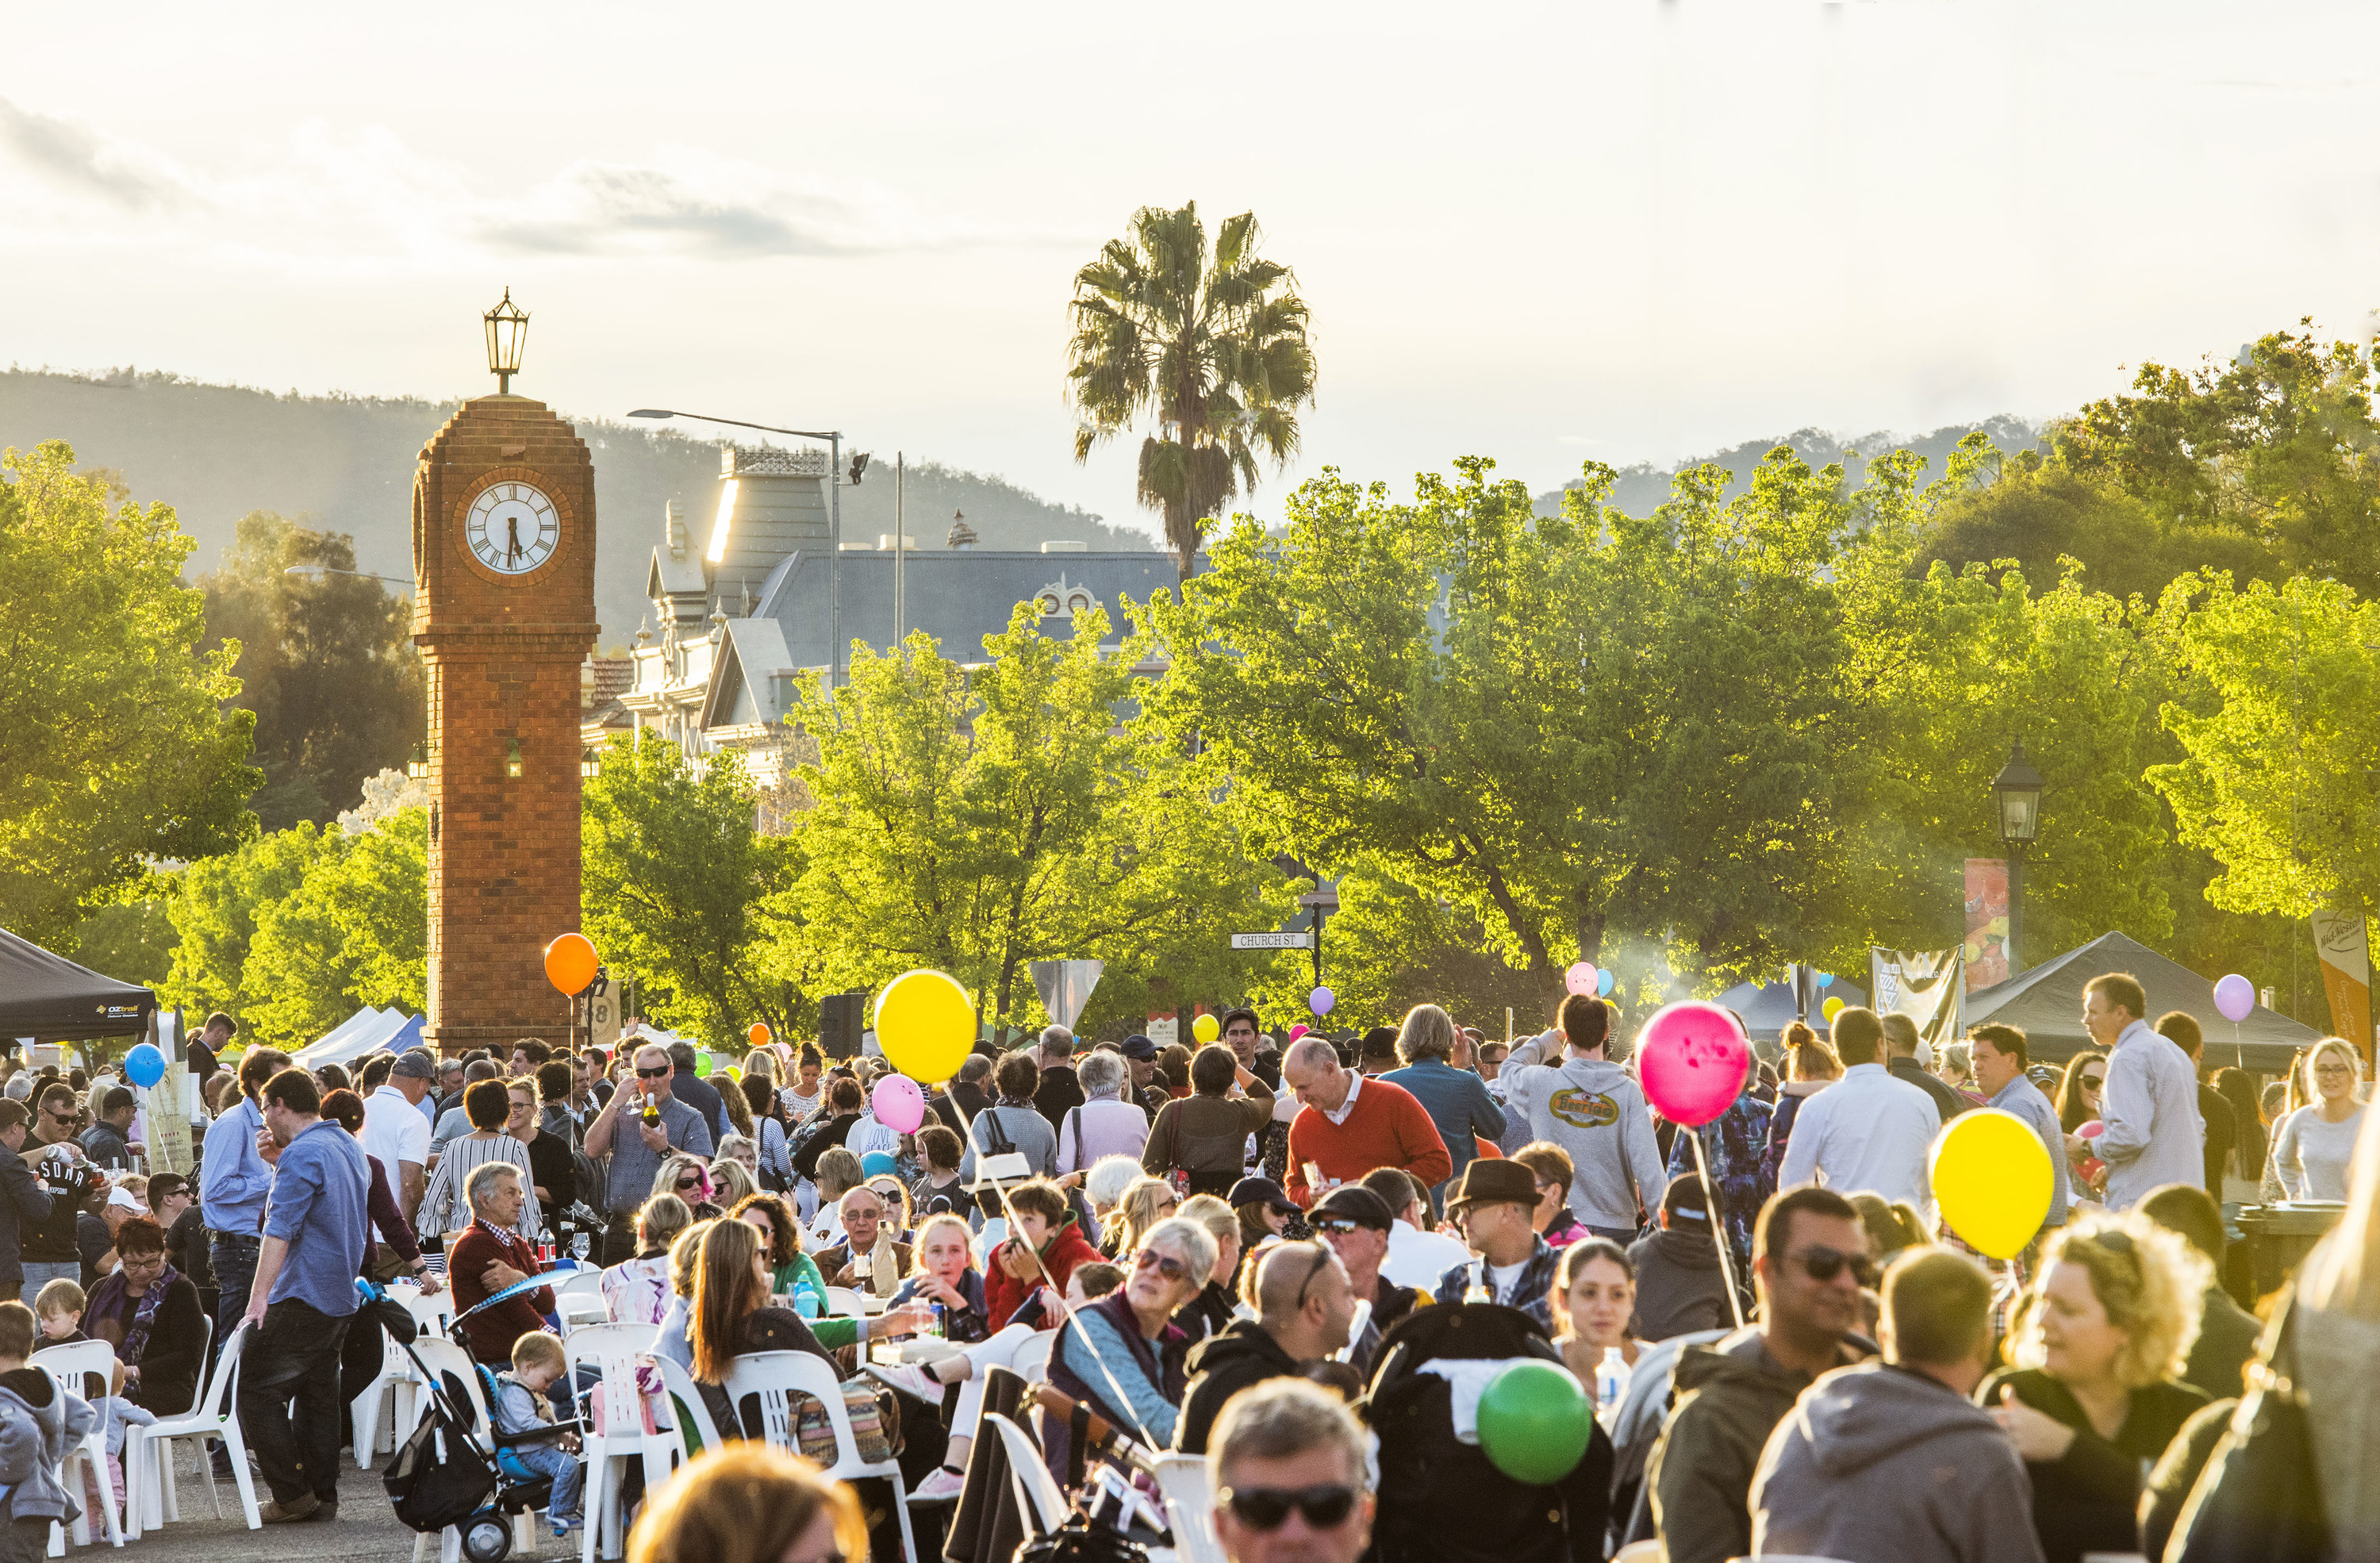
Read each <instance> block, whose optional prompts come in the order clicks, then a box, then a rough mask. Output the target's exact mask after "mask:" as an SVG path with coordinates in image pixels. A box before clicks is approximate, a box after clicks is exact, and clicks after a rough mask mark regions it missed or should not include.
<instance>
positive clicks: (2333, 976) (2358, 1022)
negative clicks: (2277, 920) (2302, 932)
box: [2313, 912, 2373, 1062]
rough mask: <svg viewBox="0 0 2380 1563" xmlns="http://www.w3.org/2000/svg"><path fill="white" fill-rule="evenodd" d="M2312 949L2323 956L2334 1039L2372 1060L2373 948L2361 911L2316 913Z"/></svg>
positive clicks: (2323, 982) (2323, 977) (2326, 991)
mask: <svg viewBox="0 0 2380 1563" xmlns="http://www.w3.org/2000/svg"><path fill="white" fill-rule="evenodd" d="M2313 947H2314V949H2315V950H2316V951H2320V952H2321V955H2322V990H2323V991H2324V992H2325V993H2326V994H2328V995H2329V996H2330V1024H2331V1028H2332V1033H2333V1035H2335V1036H2344V1037H2346V1038H2347V1039H2348V1040H2349V1041H2350V1042H2352V1043H2354V1044H2355V1047H2356V1050H2357V1051H2359V1052H2361V1053H2362V1055H2363V1057H2364V1060H2365V1061H2366V1062H2369V1061H2370V1060H2371V1058H2372V1043H2373V1036H2372V945H2371V937H2370V935H2369V933H2368V932H2367V931H2366V929H2365V927H2364V923H2363V914H2362V913H2361V912H2317V913H2315V914H2314V915H2313Z"/></svg>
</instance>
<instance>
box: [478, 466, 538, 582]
mask: <svg viewBox="0 0 2380 1563" xmlns="http://www.w3.org/2000/svg"><path fill="white" fill-rule="evenodd" d="M463 540H464V543H465V544H466V546H468V548H469V549H470V551H471V556H472V557H473V558H475V559H477V560H478V561H479V562H480V563H482V564H484V565H486V566H487V567H488V568H489V569H491V570H493V571H495V572H496V573H497V574H498V575H502V576H525V575H527V574H528V573H529V572H530V571H531V570H534V569H536V568H537V567H538V566H539V565H540V564H542V563H545V562H546V561H547V560H549V559H551V558H553V550H554V546H555V544H557V543H559V542H560V541H561V540H562V519H561V516H560V515H559V514H557V513H556V511H555V510H554V507H553V501H552V500H550V499H548V498H547V497H546V496H545V495H544V494H543V493H541V492H540V491H538V489H537V488H536V486H535V485H533V484H529V483H496V484H492V485H490V486H489V488H488V489H487V490H486V491H483V492H482V493H481V494H480V497H479V498H477V499H475V500H473V501H472V502H471V510H470V514H469V515H467V516H466V517H464V522H463Z"/></svg>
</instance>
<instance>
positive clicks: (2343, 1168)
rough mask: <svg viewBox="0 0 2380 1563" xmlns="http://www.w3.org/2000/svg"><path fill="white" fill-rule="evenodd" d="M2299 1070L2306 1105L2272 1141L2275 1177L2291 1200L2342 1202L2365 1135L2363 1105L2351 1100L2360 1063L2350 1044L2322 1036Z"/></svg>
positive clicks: (2353, 1098) (2282, 1125) (2360, 1067)
mask: <svg viewBox="0 0 2380 1563" xmlns="http://www.w3.org/2000/svg"><path fill="white" fill-rule="evenodd" d="M2362 1072H2363V1060H2362V1059H2360V1058H2358V1057H2357V1056H2356V1052H2355V1049H2354V1048H2352V1047H2351V1046H2350V1045H2349V1044H2348V1043H2346V1042H2343V1041H2341V1040H2339V1038H2338V1037H2336V1036H2325V1037H2324V1038H2323V1039H2322V1040H2321V1041H2319V1042H2317V1043H2315V1044H2314V1045H2313V1048H2309V1049H2308V1050H2307V1052H2306V1056H2305V1058H2304V1060H2302V1063H2301V1073H2302V1082H2301V1089H2302V1090H2303V1092H2304V1094H2305V1101H2306V1105H2305V1106H2303V1107H2301V1108H2299V1109H2297V1110H2296V1111H2294V1112H2292V1113H2290V1114H2289V1116H2288V1117H2287V1118H2284V1119H2282V1120H2281V1124H2280V1130H2279V1132H2278V1133H2276V1134H2275V1135H2274V1136H2273V1176H2274V1177H2275V1178H2277V1179H2278V1180H2279V1181H2280V1185H2281V1193H2283V1194H2284V1195H2285V1196H2287V1197H2288V1198H2289V1199H2293V1200H2301V1199H2345V1198H2346V1197H2347V1168H2348V1164H2349V1163H2350V1161H2352V1160H2353V1159H2354V1157H2355V1142H2356V1137H2357V1136H2358V1135H2359V1134H2361V1133H2362V1130H2363V1104H2362V1103H2361V1102H2359V1101H2357V1100H2356V1099H2355V1085H2356V1082H2357V1080H2358V1079H2359V1078H2361V1077H2362Z"/></svg>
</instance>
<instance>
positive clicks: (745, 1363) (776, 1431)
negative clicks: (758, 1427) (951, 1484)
mask: <svg viewBox="0 0 2380 1563" xmlns="http://www.w3.org/2000/svg"><path fill="white" fill-rule="evenodd" d="M726 1389H727V1399H728V1403H729V1404H730V1405H733V1406H735V1407H738V1408H739V1409H740V1408H741V1407H742V1406H743V1404H744V1399H745V1397H746V1396H747V1395H750V1396H757V1397H758V1398H759V1403H760V1418H761V1424H762V1428H763V1432H762V1436H763V1437H764V1438H766V1439H767V1440H768V1442H770V1443H771V1444H774V1445H776V1446H777V1447H779V1448H785V1449H793V1450H795V1451H797V1452H798V1450H799V1449H800V1447H801V1445H800V1441H799V1440H798V1439H797V1438H796V1437H795V1435H794V1409H795V1408H794V1404H793V1400H794V1397H795V1396H796V1395H808V1396H811V1397H813V1398H814V1399H817V1400H818V1401H819V1402H820V1404H821V1405H822V1406H824V1407H825V1408H826V1416H827V1421H828V1423H829V1424H831V1425H832V1427H833V1428H834V1451H835V1458H834V1463H833V1464H832V1465H831V1466H829V1467H828V1468H827V1471H826V1476H827V1479H828V1480H829V1481H832V1482H852V1481H856V1480H858V1479H859V1478H860V1477H863V1476H880V1477H883V1478H885V1479H886V1480H888V1481H890V1482H891V1483H892V1512H893V1513H894V1514H895V1515H896V1516H898V1517H899V1519H900V1521H901V1556H902V1557H905V1558H908V1559H909V1560H910V1563H917V1540H916V1538H915V1537H914V1536H912V1535H911V1534H910V1532H909V1489H908V1487H907V1485H906V1484H904V1483H903V1482H902V1480H901V1462H900V1461H899V1460H882V1461H879V1462H876V1463H873V1464H871V1463H868V1462H867V1461H864V1460H861V1459H860V1458H859V1445H858V1441H857V1439H856V1438H855V1437H854V1436H853V1434H852V1431H851V1414H850V1412H847V1411H846V1410H845V1409H844V1404H843V1385H842V1383H841V1382H840V1381H839V1380H838V1379H837V1378H836V1377H835V1375H834V1369H833V1368H832V1367H830V1366H828V1365H827V1363H825V1362H824V1361H823V1360H822V1359H820V1358H818V1357H814V1356H812V1355H811V1354H810V1353H809V1352H807V1351H753V1352H749V1353H747V1354H746V1355H744V1356H740V1357H737V1358H736V1359H735V1361H734V1362H733V1363H730V1364H729V1365H728V1369H727V1384H726ZM739 1413H740V1411H739ZM589 1563H592V1559H589Z"/></svg>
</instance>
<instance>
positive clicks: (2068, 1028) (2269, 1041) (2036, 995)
mask: <svg viewBox="0 0 2380 1563" xmlns="http://www.w3.org/2000/svg"><path fill="white" fill-rule="evenodd" d="M2102 972H2130V973H2131V975H2133V976H2135V977H2138V978H2139V979H2140V983H2141V987H2143V989H2145V990H2146V991H2147V993H2148V999H2149V1012H2148V1013H2147V1014H2146V1015H2145V1016H2143V1019H2145V1020H2148V1021H2150V1022H2152V1023H2154V1022H2155V1020H2156V1018H2157V1017H2158V1016H2159V1015H2161V1014H2164V1013H2165V1012H2167V1011H2168V1010H2180V1011H2182V1012H2185V1013H2187V1014H2191V1015H2193V1016H2195V1017H2197V1020H2198V1024H2199V1025H2200V1026H2201V1027H2202V1028H2203V1029H2204V1032H2205V1034H2206V1062H2207V1063H2208V1064H2209V1065H2210V1066H2211V1067H2214V1068H2217V1069H2219V1068H2221V1067H2222V1066H2224V1065H2225V1064H2230V1063H2238V1064H2240V1066H2241V1067H2243V1068H2246V1069H2251V1070H2254V1071H2256V1072H2259V1073H2263V1074H2278V1073H2281V1072H2285V1071H2286V1070H2287V1069H2288V1068H2289V1060H2290V1059H2292V1058H2293V1057H2295V1056H2296V1054H2297V1050H2298V1049H2299V1048H2303V1047H2305V1046H2307V1045H2309V1044H2311V1043H2313V1042H2317V1041H2320V1040H2321V1039H2322V1033H2320V1032H2318V1031H2315V1030H2313V1029H2312V1028H2310V1027H2308V1026H2305V1025H2303V1024H2300V1023H2298V1022H2296V1021H2293V1020H2291V1019H2289V1017H2288V1016H2287V1015H2284V1014H2279V1013H2277V1012H2274V1011H2271V1010H2268V1009H2265V1007H2264V1006H2263V1005H2261V1004H2259V1005H2257V1006H2256V1008H2254V1009H2253V1010H2252V1011H2250V1012H2248V1018H2247V1019H2246V1020H2243V1021H2241V1022H2240V1023H2239V1024H2238V1025H2236V1026H2234V1025H2233V1024H2232V1023H2231V1022H2229V1021H2228V1020H2225V1019H2224V1018H2223V1016H2222V1014H2221V1013H2220V1012H2218V1011H2216V1008H2215V979H2214V978H2212V977H2209V976H2204V975H2200V974H2199V973H2197V972H2193V971H2192V970H2191V969H2190V968H2189V967H2188V966H2185V965H2183V964H2182V963H2180V962H2179V961H2169V960H2168V959H2166V957H2164V956H2162V955H2160V954H2158V953H2157V952H2156V951H2154V950H2151V949H2150V948H2149V947H2148V946H2147V945H2145V944H2143V943H2142V942H2141V941H2140V940H2138V939H2132V938H2131V937H2129V936H2127V935H2124V934H2119V933H2107V934H2101V935H2100V936H2099V937H2098V938H2097V939H2093V940H2092V941H2091V942H2090V943H2088V944H2085V945H2082V946H2079V947H2077V948H2076V949H2073V950H2070V951H2066V953H2064V954H2063V955H2058V956H2053V957H2052V958H2050V959H2049V960H2047V961H2045V962H2043V963H2041V964H2040V965H2038V966H2035V967H2034V968H2033V969H2031V970H2030V971H2027V972H2024V973H2022V975H2017V976H2012V977H2010V978H2009V980H2008V981H2006V982H2002V983H1995V984H1993V985H1992V986H1991V987H1983V988H1977V989H1976V990H1975V991H1974V992H1973V993H1970V994H1968V995H1967V997H1966V1002H1965V1004H1964V1006H1963V1008H1962V1009H1961V1014H1960V1023H1961V1024H1962V1025H1964V1026H1967V1027H1973V1026H1976V1025H1980V1024H1983V1023H1984V1022H1985V1021H1992V1022H1996V1023H1997V1024H2001V1025H2012V1026H2015V1027H2016V1028H2017V1029H2018V1030H2020V1031H2022V1032H2023V1033H2024V1036H2025V1042H2026V1045H2027V1048H2028V1049H2029V1050H2030V1051H2031V1053H2032V1055H2033V1057H2034V1059H2036V1060H2040V1061H2043V1062H2046V1063H2063V1062H2065V1061H2066V1060H2068V1059H2070V1058H2072V1057H2073V1056H2074V1055H2075V1054H2076V1053H2079V1052H2081V1051H2083V1049H2084V1048H2089V1047H2091V1046H2093V1043H2092V1041H2091V1037H2090V1035H2089V1034H2088V1033H2087V1032H2085V1031H2084V1030H2083V984H2084V983H2087V982H2089V981H2090V980H2091V979H2092V978H2093V977H2095V976H2097V975H2099V974H2100V973H2102Z"/></svg>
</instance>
